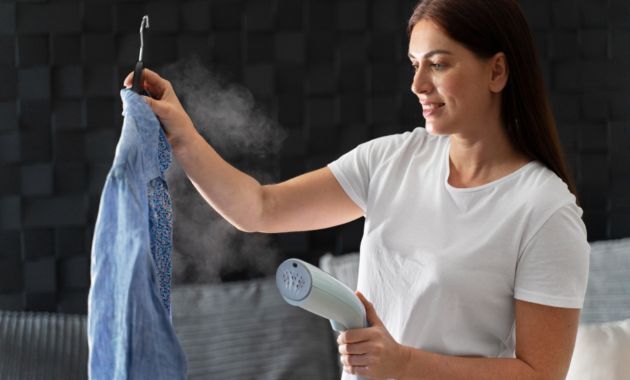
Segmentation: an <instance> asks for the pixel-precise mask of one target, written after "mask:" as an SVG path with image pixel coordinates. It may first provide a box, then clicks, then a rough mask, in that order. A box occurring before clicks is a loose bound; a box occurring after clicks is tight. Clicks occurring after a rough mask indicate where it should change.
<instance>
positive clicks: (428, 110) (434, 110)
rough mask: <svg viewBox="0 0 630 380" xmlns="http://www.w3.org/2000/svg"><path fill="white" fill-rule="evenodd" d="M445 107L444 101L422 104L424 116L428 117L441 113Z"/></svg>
mask: <svg viewBox="0 0 630 380" xmlns="http://www.w3.org/2000/svg"><path fill="white" fill-rule="evenodd" d="M443 108H444V103H429V104H423V105H422V116H424V118H425V119H426V118H427V117H429V116H437V115H439V114H440V113H441V112H442V110H443Z"/></svg>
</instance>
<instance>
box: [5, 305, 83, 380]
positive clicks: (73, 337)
mask: <svg viewBox="0 0 630 380" xmlns="http://www.w3.org/2000/svg"><path fill="white" fill-rule="evenodd" d="M86 326H87V321H86V317H85V315H67V314H54V313H35V312H15V311H0V379H24V380H28V379H68V380H81V379H87V378H88V372H87V361H88V344H87V329H86Z"/></svg>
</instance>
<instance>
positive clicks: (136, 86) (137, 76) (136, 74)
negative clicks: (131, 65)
mask: <svg viewBox="0 0 630 380" xmlns="http://www.w3.org/2000/svg"><path fill="white" fill-rule="evenodd" d="M144 28H147V29H149V16H148V15H144V16H143V17H142V21H141V22H140V54H139V56H138V62H136V68H135V69H134V71H133V86H132V87H131V89H132V90H133V91H135V92H136V93H138V94H141V95H144V94H146V93H145V92H144V89H143V88H142V86H141V83H142V69H144V64H143V63H142V53H143V52H144V36H143V31H144Z"/></svg>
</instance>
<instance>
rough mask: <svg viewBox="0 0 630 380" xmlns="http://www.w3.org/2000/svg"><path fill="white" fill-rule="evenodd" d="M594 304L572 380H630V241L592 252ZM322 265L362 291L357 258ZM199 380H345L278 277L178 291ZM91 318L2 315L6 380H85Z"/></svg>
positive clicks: (192, 370)
mask: <svg viewBox="0 0 630 380" xmlns="http://www.w3.org/2000/svg"><path fill="white" fill-rule="evenodd" d="M591 247H592V251H591V266H590V276H589V284H588V288H587V295H586V300H585V304H584V309H583V311H582V314H581V324H580V327H579V331H578V336H577V341H576V347H575V351H574V355H573V359H572V362H571V368H570V370H569V374H568V376H567V379H569V380H583V379H592V380H596V379H606V380H615V379H628V376H629V374H630V360H629V359H630V238H628V239H620V240H610V241H602V242H594V243H592V244H591ZM319 265H320V267H321V268H322V269H324V270H326V271H327V272H329V273H331V274H332V275H334V276H335V277H337V278H338V279H340V280H341V281H342V282H344V283H345V284H347V285H348V286H349V287H351V288H353V289H354V288H356V281H357V269H358V254H357V253H349V254H346V255H343V256H333V255H330V254H326V255H324V256H322V257H321V259H320V262H319ZM172 299H173V301H172V302H173V307H172V310H173V324H174V326H175V329H176V331H177V334H178V337H179V339H180V342H181V343H182V347H183V348H184V351H185V352H186V357H187V360H188V375H189V376H188V377H189V378H190V379H239V380H241V379H269V380H271V379H274V380H276V379H305V380H309V379H338V378H339V376H340V366H339V356H338V353H337V345H336V343H335V333H334V332H333V331H332V329H331V327H330V324H329V322H328V321H327V320H325V319H323V318H320V317H317V316H315V315H313V314H311V313H308V312H306V311H304V310H302V309H300V308H296V307H293V306H290V305H288V304H287V303H286V302H284V301H283V300H282V298H281V297H280V295H279V293H278V290H277V289H276V286H275V279H274V278H273V277H267V278H260V279H255V280H250V281H239V282H229V283H223V284H218V285H217V284H215V285H182V286H176V287H174V288H173V295H172ZM85 327H86V319H85V316H78V315H63V314H48V313H29V312H8V311H0V379H26V380H28V379H85V378H87V366H86V362H87V340H86V335H85V331H86V330H85Z"/></svg>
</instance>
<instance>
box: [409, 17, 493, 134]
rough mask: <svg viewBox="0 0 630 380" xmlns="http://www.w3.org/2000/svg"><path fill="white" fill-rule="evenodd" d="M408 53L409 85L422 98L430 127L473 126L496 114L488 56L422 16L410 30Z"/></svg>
mask: <svg viewBox="0 0 630 380" xmlns="http://www.w3.org/2000/svg"><path fill="white" fill-rule="evenodd" d="M409 59H410V60H411V64H412V65H413V67H414V69H415V72H414V77H413V82H412V84H411V91H412V92H413V93H414V94H416V96H417V97H418V99H419V100H420V103H421V104H422V115H423V116H424V118H425V120H426V124H425V126H426V129H427V131H428V132H429V133H432V134H436V135H446V134H453V133H461V132H466V131H468V132H474V131H475V128H480V127H482V126H484V125H485V124H487V122H488V121H489V120H490V119H488V117H489V116H490V117H493V116H496V115H492V112H494V113H496V112H497V109H496V105H495V106H494V107H493V103H492V100H493V94H494V92H493V91H492V89H491V87H492V84H491V83H490V82H491V79H492V78H493V72H492V64H491V61H492V59H480V58H478V57H477V56H476V55H475V54H474V53H473V52H471V51H470V50H468V49H467V48H466V47H464V46H463V45H461V44H460V43H458V42H456V41H454V40H452V39H451V38H450V37H449V36H448V35H446V33H444V32H443V31H442V30H441V29H440V28H439V27H438V26H437V25H436V24H435V23H433V22H431V21H426V20H421V21H419V22H418V23H416V25H415V26H414V28H413V30H412V32H411V37H410V40H409ZM494 95H496V94H494Z"/></svg>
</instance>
